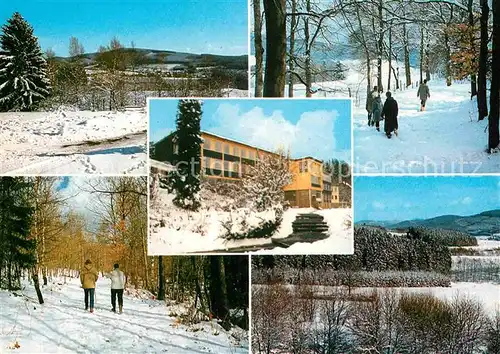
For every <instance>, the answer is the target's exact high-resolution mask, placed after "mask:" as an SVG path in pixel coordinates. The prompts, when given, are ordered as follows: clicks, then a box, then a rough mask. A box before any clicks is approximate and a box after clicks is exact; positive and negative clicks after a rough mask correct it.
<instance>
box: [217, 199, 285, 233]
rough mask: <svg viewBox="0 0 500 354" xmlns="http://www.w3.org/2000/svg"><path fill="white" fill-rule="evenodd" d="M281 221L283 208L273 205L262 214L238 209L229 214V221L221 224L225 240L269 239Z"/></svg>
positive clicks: (246, 209)
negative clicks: (224, 231)
mask: <svg viewBox="0 0 500 354" xmlns="http://www.w3.org/2000/svg"><path fill="white" fill-rule="evenodd" d="M282 220H283V207H282V206H281V205H275V206H273V207H271V208H268V209H266V210H265V211H262V212H257V211H255V210H251V209H248V208H240V209H237V210H235V211H234V212H232V213H231V219H230V220H227V221H225V222H223V223H222V226H223V227H224V229H225V230H226V233H225V234H224V235H223V236H222V237H223V238H225V239H227V240H238V239H244V238H268V237H271V236H272V235H273V234H274V233H275V232H276V230H277V229H278V227H279V226H280V225H281V222H282Z"/></svg>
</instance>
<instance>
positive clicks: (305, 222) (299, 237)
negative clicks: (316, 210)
mask: <svg viewBox="0 0 500 354" xmlns="http://www.w3.org/2000/svg"><path fill="white" fill-rule="evenodd" d="M292 230H293V233H292V234H291V235H290V236H288V237H285V238H273V239H272V242H273V244H275V245H276V246H279V247H285V248H286V247H290V246H291V245H293V244H294V243H297V242H307V243H312V242H316V241H319V240H324V239H326V238H328V237H329V235H328V234H327V231H328V224H327V223H326V221H324V218H323V216H321V215H319V214H313V213H310V214H299V215H297V218H296V219H295V221H294V222H293V223H292Z"/></svg>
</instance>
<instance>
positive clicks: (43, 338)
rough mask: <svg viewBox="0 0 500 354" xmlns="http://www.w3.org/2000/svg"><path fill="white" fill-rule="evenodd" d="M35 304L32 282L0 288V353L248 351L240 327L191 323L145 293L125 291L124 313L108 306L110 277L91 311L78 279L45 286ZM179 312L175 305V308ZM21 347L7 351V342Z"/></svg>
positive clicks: (102, 284) (102, 281)
mask: <svg viewBox="0 0 500 354" xmlns="http://www.w3.org/2000/svg"><path fill="white" fill-rule="evenodd" d="M42 292H43V294H44V297H45V304H44V305H39V304H38V302H37V301H36V295H35V292H34V290H33V286H31V285H29V284H26V289H25V290H24V291H23V292H21V291H18V292H16V294H18V295H20V294H21V293H22V294H23V296H14V295H13V293H12V292H7V291H0V329H1V332H0V353H8V352H9V353H10V352H15V353H165V352H168V353H176V354H177V353H178V354H182V353H186V354H187V353H248V339H247V337H246V333H245V332H244V331H242V330H234V332H233V333H228V332H226V331H225V330H224V329H223V328H222V327H220V326H219V325H218V324H217V323H215V321H213V322H212V323H210V322H201V323H199V324H196V325H192V326H190V327H188V326H186V325H183V324H180V323H179V321H177V320H176V318H175V317H170V316H169V315H170V314H171V313H172V312H173V308H170V307H168V306H166V305H165V303H161V302H159V301H156V300H152V299H151V298H150V297H149V296H147V295H148V294H147V292H133V291H132V292H129V291H126V293H125V295H124V306H123V309H124V312H123V314H121V315H120V314H116V313H113V312H111V311H110V308H111V304H110V295H109V293H110V290H109V280H107V279H105V278H101V279H99V281H98V283H97V288H96V309H95V312H94V313H90V312H88V311H85V310H84V304H83V290H82V289H81V288H80V283H79V279H71V278H68V283H67V284H64V282H63V281H62V279H61V280H60V281H58V282H57V281H56V282H54V283H50V284H49V286H47V287H44V288H43V289H42ZM175 311H176V312H178V311H179V309H178V306H177V308H175ZM16 342H17V344H18V345H19V346H20V347H19V348H18V349H15V350H14V349H12V350H9V347H13V346H15V344H16Z"/></svg>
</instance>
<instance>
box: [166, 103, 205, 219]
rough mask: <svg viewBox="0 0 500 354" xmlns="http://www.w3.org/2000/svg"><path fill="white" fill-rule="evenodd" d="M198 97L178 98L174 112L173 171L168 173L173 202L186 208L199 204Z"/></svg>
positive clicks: (198, 205)
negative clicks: (175, 125) (173, 195)
mask: <svg viewBox="0 0 500 354" xmlns="http://www.w3.org/2000/svg"><path fill="white" fill-rule="evenodd" d="M201 104H202V103H201V101H199V100H180V101H179V105H178V112H177V120H176V124H177V131H176V144H177V147H178V152H177V156H176V161H177V171H176V173H174V174H173V176H172V179H173V180H172V186H173V188H174V190H175V191H176V197H175V198H174V203H175V205H177V206H179V207H181V208H183V209H188V210H197V209H198V208H199V207H200V197H199V192H200V164H201V143H202V139H201V134H200V121H201V115H202V111H201Z"/></svg>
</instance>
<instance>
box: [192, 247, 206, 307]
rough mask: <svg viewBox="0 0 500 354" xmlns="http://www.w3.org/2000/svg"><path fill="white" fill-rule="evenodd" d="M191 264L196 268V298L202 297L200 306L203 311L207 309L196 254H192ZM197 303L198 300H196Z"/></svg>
mask: <svg viewBox="0 0 500 354" xmlns="http://www.w3.org/2000/svg"><path fill="white" fill-rule="evenodd" d="M191 265H192V267H193V270H194V273H195V275H194V286H195V291H196V299H200V308H201V309H202V311H204V310H205V304H204V301H203V293H202V292H201V286H200V279H199V271H198V267H197V265H196V256H191ZM195 303H196V300H195Z"/></svg>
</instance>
